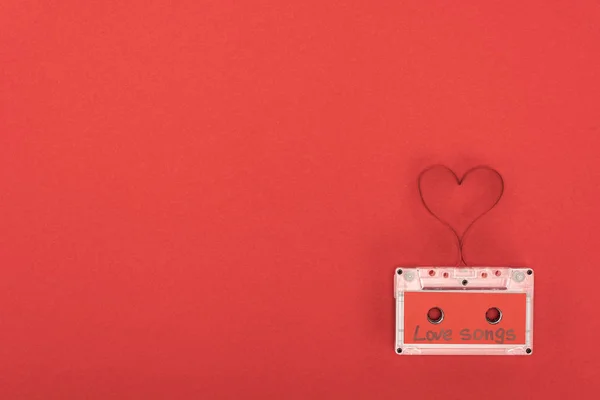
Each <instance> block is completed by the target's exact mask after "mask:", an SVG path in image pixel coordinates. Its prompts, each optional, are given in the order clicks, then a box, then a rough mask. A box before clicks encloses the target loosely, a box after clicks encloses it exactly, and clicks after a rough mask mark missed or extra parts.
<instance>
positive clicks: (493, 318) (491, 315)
mask: <svg viewBox="0 0 600 400" xmlns="http://www.w3.org/2000/svg"><path fill="white" fill-rule="evenodd" d="M485 319H486V321H487V322H489V323H490V324H492V325H495V324H497V323H498V322H500V320H501V319H502V311H500V309H499V308H498V307H492V308H489V309H488V310H487V311H486V313H485Z"/></svg>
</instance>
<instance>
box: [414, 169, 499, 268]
mask: <svg viewBox="0 0 600 400" xmlns="http://www.w3.org/2000/svg"><path fill="white" fill-rule="evenodd" d="M435 168H440V169H444V170H445V171H447V172H449V173H450V174H452V176H453V177H454V179H455V180H456V184H457V185H459V186H460V185H462V183H463V182H464V181H465V179H466V178H467V177H468V176H469V175H470V174H471V173H472V172H475V171H479V170H485V171H490V172H492V173H493V174H495V175H496V176H497V178H498V179H499V181H500V191H499V193H498V195H497V197H496V199H495V200H494V202H493V204H492V205H491V206H490V207H489V208H487V209H486V210H485V211H483V212H482V213H481V214H479V215H478V216H477V217H475V218H474V219H473V220H472V221H471V222H470V223H469V224H468V225H467V227H466V228H465V229H464V231H463V232H462V233H459V232H458V231H457V230H456V228H454V227H453V226H452V224H451V223H449V222H448V221H446V220H444V219H443V218H442V217H441V216H439V215H438V214H436V213H435V212H434V211H433V210H432V209H431V208H430V207H429V206H428V205H427V201H426V200H425V196H424V195H423V188H422V185H421V184H422V180H423V176H424V175H425V174H426V173H428V172H429V171H431V170H433V169H435ZM418 189H419V197H420V199H421V203H422V204H423V207H425V209H426V210H427V212H428V213H429V214H431V215H432V216H433V217H434V218H435V219H437V220H438V221H440V222H441V223H442V224H443V225H445V226H446V227H447V228H448V229H450V230H451V231H452V233H453V234H454V236H456V239H457V243H458V254H459V259H458V262H457V266H460V265H465V266H466V265H468V264H467V261H466V260H465V255H464V243H465V237H466V235H467V232H468V231H469V230H470V229H471V227H472V226H473V225H474V224H475V222H477V221H478V220H479V219H480V218H481V217H483V216H484V215H485V214H487V213H488V212H490V211H491V210H492V209H493V208H494V207H496V205H498V203H499V202H500V199H501V198H502V195H503V194H504V179H503V178H502V175H501V174H500V172H498V171H497V170H496V169H494V168H492V167H488V166H486V165H480V166H476V167H473V168H471V169H469V170H468V171H467V172H465V173H464V174H463V175H462V177H459V176H458V175H457V174H456V173H455V172H454V171H453V170H452V169H450V168H449V167H447V166H445V165H442V164H437V165H432V166H430V167H428V168H425V169H424V170H423V171H421V173H420V174H419V177H418Z"/></svg>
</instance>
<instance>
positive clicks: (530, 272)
mask: <svg viewBox="0 0 600 400" xmlns="http://www.w3.org/2000/svg"><path fill="white" fill-rule="evenodd" d="M531 274H533V271H532V270H530V269H528V270H527V275H531ZM529 350H531V349H529Z"/></svg>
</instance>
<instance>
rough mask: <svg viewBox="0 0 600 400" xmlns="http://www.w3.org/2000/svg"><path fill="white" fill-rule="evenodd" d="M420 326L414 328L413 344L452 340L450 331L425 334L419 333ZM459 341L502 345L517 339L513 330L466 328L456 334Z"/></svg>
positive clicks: (444, 330)
mask: <svg viewBox="0 0 600 400" xmlns="http://www.w3.org/2000/svg"><path fill="white" fill-rule="evenodd" d="M419 329H420V326H419V325H417V326H416V327H415V333H414V335H413V340H414V341H415V342H425V341H427V342H439V341H445V342H449V341H451V340H452V329H440V330H429V331H427V332H425V333H419ZM458 334H459V336H460V340H465V341H471V340H477V341H489V340H493V341H494V342H496V343H498V344H502V343H504V342H506V341H509V342H511V341H514V340H516V339H517V336H516V335H515V331H514V329H508V330H506V329H504V328H498V329H475V330H474V331H471V330H470V329H468V328H465V329H461V330H460V332H459V333H458Z"/></svg>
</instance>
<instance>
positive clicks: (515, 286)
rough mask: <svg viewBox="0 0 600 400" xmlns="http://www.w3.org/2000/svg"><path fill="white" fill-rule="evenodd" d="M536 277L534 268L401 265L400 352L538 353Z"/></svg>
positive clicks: (397, 299) (398, 301)
mask: <svg viewBox="0 0 600 400" xmlns="http://www.w3.org/2000/svg"><path fill="white" fill-rule="evenodd" d="M534 276H535V274H534V272H533V270H532V269H531V268H512V267H463V268H459V267H408V268H404V267H403V268H397V269H396V273H395V278H394V296H395V302H396V343H395V351H396V353H397V354H399V355H525V356H527V355H531V354H533V294H534Z"/></svg>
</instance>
